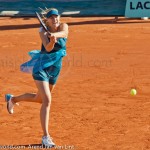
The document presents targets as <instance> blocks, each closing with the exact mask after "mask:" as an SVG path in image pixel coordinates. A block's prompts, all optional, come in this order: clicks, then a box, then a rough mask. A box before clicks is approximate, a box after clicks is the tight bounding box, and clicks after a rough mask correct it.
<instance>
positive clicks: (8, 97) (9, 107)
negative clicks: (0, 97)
mask: <svg viewBox="0 0 150 150" xmlns="http://www.w3.org/2000/svg"><path fill="white" fill-rule="evenodd" d="M12 97H13V95H11V94H6V95H5V101H6V102H7V110H8V112H9V113H10V114H13V113H14V105H19V104H18V103H13V102H12Z"/></svg>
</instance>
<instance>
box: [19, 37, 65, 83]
mask: <svg viewBox="0 0 150 150" xmlns="http://www.w3.org/2000/svg"><path fill="white" fill-rule="evenodd" d="M66 42H67V38H58V39H57V42H56V43H55V45H54V48H53V50H51V51H50V52H47V51H46V49H45V47H44V46H43V44H42V47H41V51H40V50H33V51H30V52H29V53H28V54H29V55H30V56H31V60H29V61H27V62H25V63H23V64H22V65H21V66H20V70H21V71H23V72H26V73H32V76H33V78H34V80H39V81H47V82H49V83H50V84H55V83H56V81H57V79H58V76H59V73H60V70H61V68H62V58H63V57H64V56H66Z"/></svg>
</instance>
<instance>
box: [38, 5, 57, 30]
mask: <svg viewBox="0 0 150 150" xmlns="http://www.w3.org/2000/svg"><path fill="white" fill-rule="evenodd" d="M39 9H40V10H41V12H40V14H41V16H42V20H43V22H44V23H45V25H46V26H47V27H49V25H48V23H47V17H46V14H47V13H48V12H49V11H51V10H56V11H58V10H57V9H56V8H46V7H45V9H42V8H40V7H39Z"/></svg>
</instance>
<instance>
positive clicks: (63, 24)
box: [60, 23, 68, 27]
mask: <svg viewBox="0 0 150 150" xmlns="http://www.w3.org/2000/svg"><path fill="white" fill-rule="evenodd" d="M60 27H68V24H67V23H60Z"/></svg>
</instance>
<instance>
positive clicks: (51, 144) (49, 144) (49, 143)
mask: <svg viewBox="0 0 150 150" xmlns="http://www.w3.org/2000/svg"><path fill="white" fill-rule="evenodd" d="M42 144H43V145H44V146H45V147H48V148H52V147H54V146H55V143H54V142H53V141H52V138H51V137H50V136H43V137H42Z"/></svg>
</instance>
